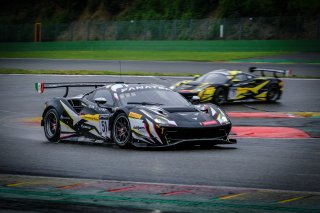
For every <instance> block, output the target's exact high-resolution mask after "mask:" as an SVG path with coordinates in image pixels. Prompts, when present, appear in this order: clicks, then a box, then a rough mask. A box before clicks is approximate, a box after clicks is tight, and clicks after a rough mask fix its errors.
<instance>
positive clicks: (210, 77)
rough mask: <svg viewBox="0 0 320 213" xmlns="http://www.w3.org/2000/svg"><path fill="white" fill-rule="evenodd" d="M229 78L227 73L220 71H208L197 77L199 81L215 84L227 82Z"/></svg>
mask: <svg viewBox="0 0 320 213" xmlns="http://www.w3.org/2000/svg"><path fill="white" fill-rule="evenodd" d="M228 80H229V79H228V77H227V76H226V75H223V74H219V73H208V74H205V75H203V76H200V77H199V78H198V79H196V81H197V82H208V83H215V84H225V83H227V81H228Z"/></svg>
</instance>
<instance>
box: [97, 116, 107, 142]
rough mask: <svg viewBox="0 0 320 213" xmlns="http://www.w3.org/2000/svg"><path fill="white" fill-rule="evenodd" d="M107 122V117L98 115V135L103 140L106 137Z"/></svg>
mask: <svg viewBox="0 0 320 213" xmlns="http://www.w3.org/2000/svg"><path fill="white" fill-rule="evenodd" d="M108 120H109V115H100V118H99V128H100V134H101V136H102V137H104V138H106V137H107V132H108V124H109V122H108Z"/></svg>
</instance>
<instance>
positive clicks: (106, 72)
mask: <svg viewBox="0 0 320 213" xmlns="http://www.w3.org/2000/svg"><path fill="white" fill-rule="evenodd" d="M0 74H33V75H45V74H50V75H118V76H119V71H113V70H103V71H97V70H28V69H7V68H0ZM121 75H135V76H185V77H187V76H195V75H199V73H172V72H171V73H162V72H146V71H137V70H131V71H125V72H121ZM282 78H312V79H320V77H305V76H296V75H293V76H289V77H287V76H284V77H282Z"/></svg>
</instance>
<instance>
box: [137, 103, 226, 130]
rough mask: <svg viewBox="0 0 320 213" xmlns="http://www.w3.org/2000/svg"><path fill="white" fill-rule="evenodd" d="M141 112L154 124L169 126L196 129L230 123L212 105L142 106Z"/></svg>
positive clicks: (222, 113)
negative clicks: (197, 127)
mask: <svg viewBox="0 0 320 213" xmlns="http://www.w3.org/2000/svg"><path fill="white" fill-rule="evenodd" d="M139 111H140V112H142V114H143V115H145V116H146V117H147V118H149V119H152V120H153V121H154V122H156V123H157V122H158V123H159V122H160V124H163V125H169V126H179V127H195V126H211V125H224V124H228V123H230V120H229V118H228V117H227V115H226V114H225V113H224V112H223V111H222V110H221V109H220V108H218V107H216V106H215V105H212V104H199V105H192V106H186V107H159V106H141V107H139ZM161 122H162V123H161Z"/></svg>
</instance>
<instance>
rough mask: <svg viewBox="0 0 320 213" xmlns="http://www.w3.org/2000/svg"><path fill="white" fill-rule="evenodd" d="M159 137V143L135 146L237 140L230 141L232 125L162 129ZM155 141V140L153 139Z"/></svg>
mask: <svg viewBox="0 0 320 213" xmlns="http://www.w3.org/2000/svg"><path fill="white" fill-rule="evenodd" d="M159 130H160V131H158V135H159V137H160V139H161V141H160V142H159V143H144V142H143V141H139V140H138V141H135V142H134V143H133V144H134V145H135V146H139V147H140V146H152V147H166V146H173V145H177V144H181V143H188V144H195V145H197V144H212V145H214V144H234V143H236V140H234V139H229V138H228V135H229V133H230V130H231V124H226V125H219V126H215V127H190V128H187V127H162V128H161V129H159ZM153 139H154V138H153Z"/></svg>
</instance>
